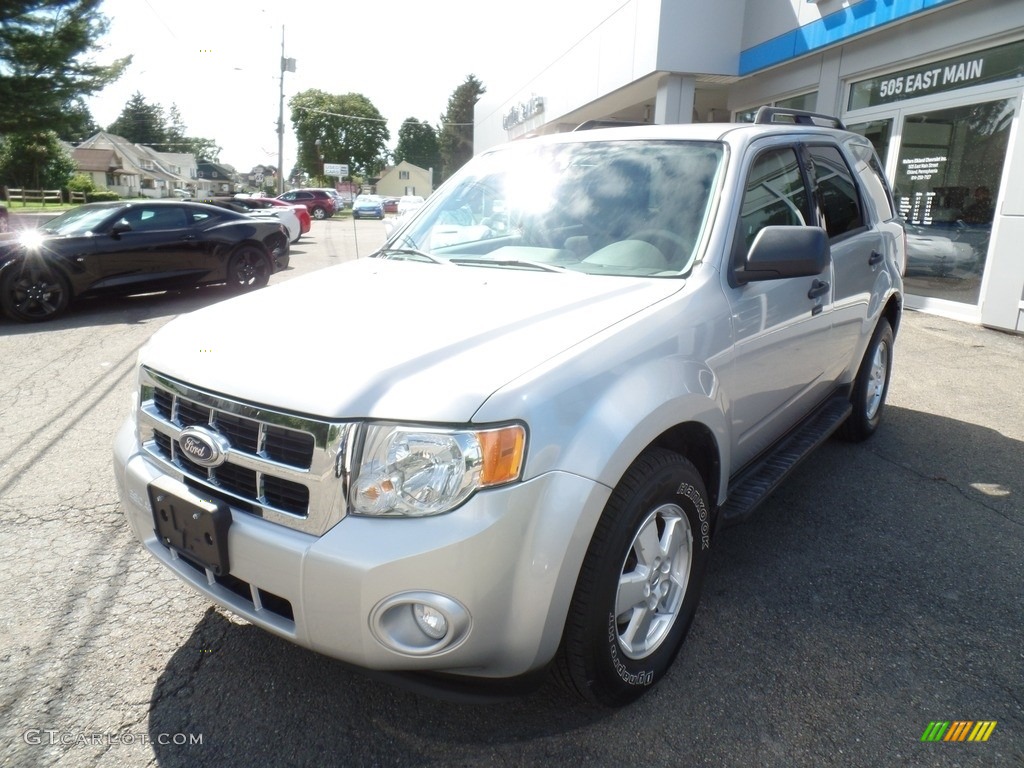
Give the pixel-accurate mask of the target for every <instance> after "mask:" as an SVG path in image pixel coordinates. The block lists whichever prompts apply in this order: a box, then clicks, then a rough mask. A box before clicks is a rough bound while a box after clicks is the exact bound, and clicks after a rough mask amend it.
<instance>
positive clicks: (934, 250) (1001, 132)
mask: <svg viewBox="0 0 1024 768" xmlns="http://www.w3.org/2000/svg"><path fill="white" fill-rule="evenodd" d="M1013 115H1014V108H1013V103H1012V101H1011V100H1009V99H1006V100H1000V101H990V102H984V103H981V104H971V105H968V106H963V107H954V108H952V109H943V110H935V111H933V112H924V113H919V114H915V115H910V116H908V117H907V118H906V119H905V121H904V124H903V140H902V143H901V147H900V157H899V165H898V167H897V170H896V181H895V185H894V186H895V194H896V204H897V206H898V209H899V212H900V215H901V216H903V218H904V219H905V221H906V229H907V280H906V283H907V291H908V292H909V293H913V294H916V295H918V296H927V297H933V298H940V299H948V300H951V301H958V302H964V303H968V304H977V302H978V298H979V296H980V292H981V276H982V273H983V271H984V267H985V258H986V255H987V253H988V244H989V234H990V232H991V230H992V220H993V217H994V216H995V200H996V199H997V197H998V194H999V180H1000V177H1001V176H1002V171H1003V163H1004V161H1005V159H1006V146H1007V140H1008V138H1009V131H1010V125H1011V122H1012V120H1013Z"/></svg>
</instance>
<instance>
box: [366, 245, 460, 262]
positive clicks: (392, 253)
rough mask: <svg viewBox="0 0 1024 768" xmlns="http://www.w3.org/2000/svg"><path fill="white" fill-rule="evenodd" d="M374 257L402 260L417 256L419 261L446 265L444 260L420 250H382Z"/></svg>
mask: <svg viewBox="0 0 1024 768" xmlns="http://www.w3.org/2000/svg"><path fill="white" fill-rule="evenodd" d="M373 256H374V257H377V258H384V259H391V258H395V257H398V258H401V257H403V256H415V257H416V258H418V259H425V260H426V261H429V262H432V263H434V264H444V263H445V261H444V259H439V258H437V256H431V255H430V254H429V253H427V252H426V251H421V250H419V249H418V248H381V249H380V250H379V251H377V252H376V253H375V254H373Z"/></svg>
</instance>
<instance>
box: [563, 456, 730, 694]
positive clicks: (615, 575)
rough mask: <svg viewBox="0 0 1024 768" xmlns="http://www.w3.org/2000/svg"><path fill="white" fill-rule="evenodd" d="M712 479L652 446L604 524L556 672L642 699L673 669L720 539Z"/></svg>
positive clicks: (581, 689)
mask: <svg viewBox="0 0 1024 768" xmlns="http://www.w3.org/2000/svg"><path fill="white" fill-rule="evenodd" d="M711 522H712V521H711V508H710V506H709V504H708V496H707V491H706V490H705V488H704V481H703V479H702V478H701V476H700V474H699V473H698V472H697V470H696V468H695V467H694V466H693V464H691V463H690V462H689V461H687V460H686V459H685V458H683V457H682V456H680V455H678V454H676V453H673V452H671V451H666V450H662V449H655V450H651V451H648V452H646V453H644V454H642V455H641V456H640V457H639V458H638V459H637V460H636V461H635V462H634V463H633V464H632V466H630V468H629V470H627V472H626V474H625V475H624V476H623V478H622V480H621V481H620V482H619V484H618V486H616V488H615V490H614V491H613V493H612V496H611V498H610V499H609V500H608V504H607V506H606V507H605V510H604V513H603V514H602V515H601V519H600V520H599V521H598V524H597V528H596V530H595V531H594V537H593V539H592V540H591V542H590V548H589V549H588V550H587V555H586V557H585V559H584V561H583V567H582V569H581V570H580V576H579V581H578V582H577V585H576V592H575V594H574V595H573V598H572V603H571V604H570V607H569V615H568V617H567V619H566V626H565V632H564V635H563V637H562V645H561V647H560V649H559V653H558V657H557V659H556V667H555V668H556V673H557V674H558V676H559V677H560V678H561V680H562V682H563V683H564V684H565V685H566V686H567V687H568V688H569V689H570V691H573V692H575V693H576V694H578V695H580V696H581V697H582V698H584V699H585V700H587V701H590V702H593V703H597V704H601V705H604V706H609V707H617V706H622V705H624V704H628V703H629V702H631V701H633V700H635V699H637V698H639V697H640V696H641V695H642V694H643V693H645V692H646V691H647V690H649V689H650V688H651V687H652V686H653V685H654V684H655V683H657V682H658V681H659V680H660V679H661V678H662V677H664V676H665V673H666V672H667V671H668V669H669V667H670V666H671V664H672V661H673V660H674V659H675V657H676V655H677V654H678V653H679V649H680V647H681V646H682V643H683V639H684V638H685V637H686V633H687V631H688V630H689V628H690V624H691V622H692V621H693V616H694V613H695V612H696V610H697V603H698V602H699V600H700V591H701V586H702V584H703V581H704V571H705V569H706V568H707V564H708V559H709V556H710V546H711Z"/></svg>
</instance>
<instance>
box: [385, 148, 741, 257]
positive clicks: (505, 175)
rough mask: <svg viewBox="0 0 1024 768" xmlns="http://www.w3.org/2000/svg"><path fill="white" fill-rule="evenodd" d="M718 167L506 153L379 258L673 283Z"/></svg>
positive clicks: (472, 168) (720, 152)
mask: <svg viewBox="0 0 1024 768" xmlns="http://www.w3.org/2000/svg"><path fill="white" fill-rule="evenodd" d="M724 155H725V150H724V147H723V146H722V145H721V144H719V143H717V142H697V141H675V142H673V141H659V142H654V141H629V140H620V141H587V142H565V143H544V142H538V143H531V142H524V143H522V144H519V145H513V146H510V147H507V148H504V149H502V150H498V151H495V152H492V153H490V154H487V155H483V156H481V157H478V158H476V159H475V160H474V161H473V162H472V163H470V164H468V165H467V166H465V167H464V168H463V169H462V170H461V171H460V173H459V175H458V176H457V177H454V178H453V179H452V180H451V181H449V182H448V183H447V184H446V185H445V187H444V188H443V190H439V191H438V192H436V193H434V195H432V196H431V197H430V199H429V200H428V202H427V203H426V205H425V206H424V207H423V208H421V209H420V212H419V213H418V214H417V215H416V216H415V217H414V218H412V219H410V221H409V223H408V224H407V225H406V226H405V227H404V228H402V229H400V230H399V231H398V232H397V233H396V234H395V236H393V238H392V239H391V241H390V242H389V244H388V245H387V246H385V248H384V249H383V251H382V255H384V256H386V257H390V258H398V257H403V258H405V257H411V256H410V254H409V251H411V250H416V251H418V252H420V254H421V258H423V256H422V255H424V254H425V255H429V257H431V258H432V259H434V260H445V259H447V260H450V261H453V262H455V263H457V264H460V265H469V264H472V265H474V266H498V265H497V264H496V263H497V262H502V264H501V265H500V266H502V268H524V265H525V266H526V267H527V268H528V265H529V264H532V265H538V264H542V265H551V267H548V269H549V270H550V271H557V270H558V269H567V270H571V271H576V272H586V273H589V274H595V275H642V276H647V275H658V276H675V275H678V274H680V273H683V272H685V271H687V270H689V268H690V266H691V265H692V263H693V261H694V260H695V259H696V258H697V251H698V245H699V244H700V242H701V239H702V237H703V233H704V230H705V228H706V227H707V225H708V221H709V218H710V212H711V209H712V203H713V201H714V199H715V189H716V188H717V185H718V183H719V181H718V180H719V175H720V173H721V168H722V165H723V157H724ZM402 249H404V250H405V253H404V254H403V253H401V251H402ZM389 253H391V254H392V255H391V256H389ZM552 267H553V268H552Z"/></svg>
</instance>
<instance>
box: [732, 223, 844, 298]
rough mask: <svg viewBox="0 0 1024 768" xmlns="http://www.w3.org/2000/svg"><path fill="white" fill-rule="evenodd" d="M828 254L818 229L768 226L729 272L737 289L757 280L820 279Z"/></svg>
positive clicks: (823, 232) (824, 241)
mask: <svg viewBox="0 0 1024 768" xmlns="http://www.w3.org/2000/svg"><path fill="white" fill-rule="evenodd" d="M830 258H831V251H830V249H829V244H828V235H827V234H826V232H825V230H823V229H822V228H821V227H796V226H771V227H765V228H764V229H762V230H761V231H760V232H758V233H757V236H756V237H755V238H754V242H753V243H752V244H751V246H750V252H749V253H748V254H747V260H746V262H745V263H744V264H743V265H742V266H740V267H737V268H736V269H735V270H734V271H733V275H734V277H735V279H736V282H737V283H739V284H740V285H745V284H746V283H752V282H757V281H759V280H777V279H780V278H784V277H812V276H814V275H820V274H821V273H822V272H823V271H824V270H825V267H827V266H828V263H829V259H830Z"/></svg>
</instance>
